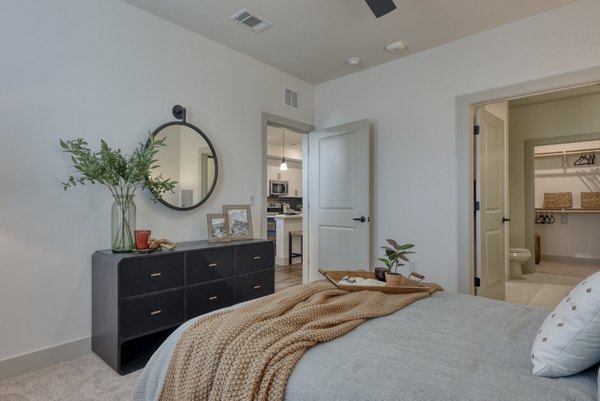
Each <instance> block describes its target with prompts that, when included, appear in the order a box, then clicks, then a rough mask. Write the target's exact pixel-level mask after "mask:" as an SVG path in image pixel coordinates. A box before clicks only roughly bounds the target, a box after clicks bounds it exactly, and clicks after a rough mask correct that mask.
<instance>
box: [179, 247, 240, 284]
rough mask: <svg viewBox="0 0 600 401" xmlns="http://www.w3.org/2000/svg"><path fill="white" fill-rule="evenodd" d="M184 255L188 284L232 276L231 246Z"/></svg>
mask: <svg viewBox="0 0 600 401" xmlns="http://www.w3.org/2000/svg"><path fill="white" fill-rule="evenodd" d="M186 257H187V260H186V270H187V282H188V284H193V283H199V282H202V281H209V280H218V279H221V278H227V277H231V276H233V248H222V249H212V250H210V251H200V252H190V253H188V254H187V256H186Z"/></svg>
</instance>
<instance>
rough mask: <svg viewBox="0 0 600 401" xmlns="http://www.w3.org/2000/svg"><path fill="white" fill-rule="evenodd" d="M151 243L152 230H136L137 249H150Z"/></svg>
mask: <svg viewBox="0 0 600 401" xmlns="http://www.w3.org/2000/svg"><path fill="white" fill-rule="evenodd" d="M149 241H150V230H135V247H136V249H148V242H149Z"/></svg>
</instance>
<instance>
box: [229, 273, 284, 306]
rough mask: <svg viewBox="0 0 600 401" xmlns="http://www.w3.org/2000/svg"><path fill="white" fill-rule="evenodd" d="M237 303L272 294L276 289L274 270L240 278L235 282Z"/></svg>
mask: <svg viewBox="0 0 600 401" xmlns="http://www.w3.org/2000/svg"><path fill="white" fill-rule="evenodd" d="M235 287H236V293H237V302H244V301H249V300H251V299H255V298H259V297H263V296H265V295H269V294H272V293H273V291H274V289H275V274H274V271H273V269H271V270H265V271H262V272H258V273H251V274H244V275H241V276H238V277H237V278H236V281H235Z"/></svg>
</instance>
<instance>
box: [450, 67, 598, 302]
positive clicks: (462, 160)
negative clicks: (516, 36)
mask: <svg viewBox="0 0 600 401" xmlns="http://www.w3.org/2000/svg"><path fill="white" fill-rule="evenodd" d="M598 84H600V66H599V67H592V68H588V69H584V70H579V71H574V72H568V73H564V74H560V75H556V76H552V77H546V78H541V79H536V80H532V81H528V82H523V83H518V84H513V85H508V86H505V87H501V88H497V89H489V90H484V91H481V92H476V93H471V94H467V95H463V96H459V97H457V99H456V109H457V111H456V112H457V114H456V145H457V146H456V149H457V166H456V168H457V179H458V182H457V190H458V203H457V208H458V210H457V211H458V227H457V228H458V232H457V240H458V244H457V245H458V253H457V255H458V260H457V262H458V291H459V292H461V293H465V294H471V295H473V294H474V293H475V291H474V288H475V287H474V282H473V281H474V280H473V278H474V277H475V228H474V224H475V204H474V202H473V200H474V188H473V180H474V179H475V161H474V151H473V149H474V135H473V129H474V128H473V127H474V122H473V121H474V117H475V116H474V108H475V107H479V106H484V105H486V104H491V103H497V102H502V101H509V100H514V99H518V98H523V97H529V96H533V95H539V94H543V93H550V92H557V91H561V90H565V89H573V88H577V87H583V86H590V85H598Z"/></svg>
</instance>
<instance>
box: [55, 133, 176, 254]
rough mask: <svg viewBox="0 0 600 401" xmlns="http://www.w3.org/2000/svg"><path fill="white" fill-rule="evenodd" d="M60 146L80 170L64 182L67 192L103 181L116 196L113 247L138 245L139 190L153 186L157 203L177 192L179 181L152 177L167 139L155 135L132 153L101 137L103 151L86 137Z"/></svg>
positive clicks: (127, 248) (121, 248) (123, 249)
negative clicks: (135, 198)
mask: <svg viewBox="0 0 600 401" xmlns="http://www.w3.org/2000/svg"><path fill="white" fill-rule="evenodd" d="M60 146H61V148H62V149H63V151H64V152H66V153H70V154H71V161H72V162H73V168H74V169H75V170H76V171H77V172H78V173H79V175H78V176H77V177H74V176H70V177H69V178H68V179H67V181H66V182H63V187H64V189H65V191H66V190H67V189H69V188H70V187H74V186H76V185H77V184H79V185H85V184H86V183H90V184H96V183H98V184H102V185H104V186H105V187H107V188H108V190H109V191H110V193H111V195H112V196H113V198H114V203H113V205H112V210H111V212H112V221H111V223H112V224H111V239H112V240H111V246H112V250H113V252H129V251H131V250H132V249H133V247H134V243H135V242H134V237H133V231H134V230H135V212H136V210H135V203H134V202H133V196H134V194H135V192H136V191H137V190H138V189H144V188H147V189H150V191H151V194H152V200H153V201H154V202H156V201H157V200H158V199H159V198H160V196H161V195H162V194H163V193H165V192H166V191H173V188H174V187H175V184H177V182H175V181H173V180H171V179H170V178H167V179H163V178H162V176H158V177H152V176H151V175H150V170H152V169H154V168H156V167H158V165H157V164H156V160H155V158H154V156H155V155H156V153H158V150H159V148H160V147H161V146H166V145H165V144H164V139H156V140H155V139H154V137H153V136H152V135H150V138H149V139H148V142H147V143H146V144H143V143H140V145H139V146H138V148H137V149H135V150H134V151H133V153H131V154H130V155H126V154H123V153H122V152H121V149H116V150H114V149H111V148H110V147H109V146H108V144H107V143H106V142H105V141H104V140H101V145H100V151H98V152H93V151H92V150H91V149H90V148H89V147H88V143H87V142H86V141H85V140H84V139H83V138H78V139H74V140H67V141H63V140H62V139H61V140H60Z"/></svg>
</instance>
